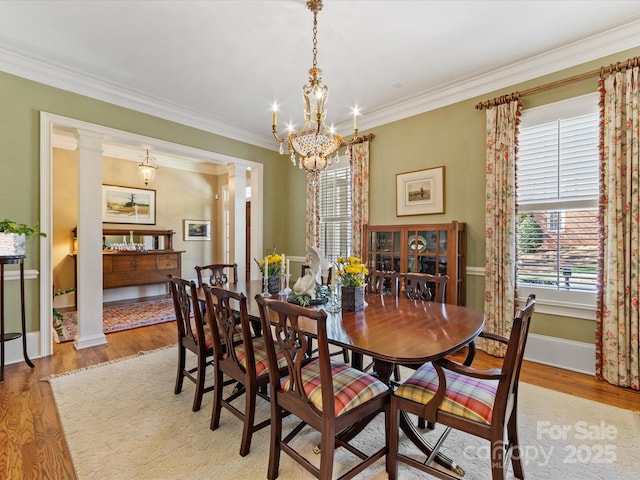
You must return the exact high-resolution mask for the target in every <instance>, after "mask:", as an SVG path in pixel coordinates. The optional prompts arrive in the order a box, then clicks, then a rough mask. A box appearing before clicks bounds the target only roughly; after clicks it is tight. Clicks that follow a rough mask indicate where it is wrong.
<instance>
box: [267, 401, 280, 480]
mask: <svg viewBox="0 0 640 480" xmlns="http://www.w3.org/2000/svg"><path fill="white" fill-rule="evenodd" d="M272 401H273V400H272ZM281 440H282V409H281V408H280V407H276V406H274V405H273V404H272V406H271V445H270V446H269V468H268V470H267V480H275V479H276V478H278V471H279V469H280V441H281Z"/></svg>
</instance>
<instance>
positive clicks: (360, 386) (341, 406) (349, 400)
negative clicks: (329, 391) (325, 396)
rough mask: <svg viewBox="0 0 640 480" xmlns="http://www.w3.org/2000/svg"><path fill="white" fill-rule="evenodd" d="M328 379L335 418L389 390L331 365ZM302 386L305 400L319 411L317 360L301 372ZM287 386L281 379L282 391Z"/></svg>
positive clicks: (350, 370)
mask: <svg viewBox="0 0 640 480" xmlns="http://www.w3.org/2000/svg"><path fill="white" fill-rule="evenodd" d="M331 377H332V378H333V394H334V399H335V402H334V405H335V413H336V416H337V417H338V416H340V415H342V414H343V413H345V412H348V411H349V410H351V409H352V408H355V407H357V406H358V405H362V404H363V403H365V402H367V401H369V400H371V399H372V398H374V397H377V396H378V395H381V394H383V393H385V392H387V391H388V390H389V387H388V386H387V385H385V384H384V383H382V382H381V381H380V380H377V379H376V378H375V377H372V376H371V375H368V374H366V373H363V372H362V371H360V370H357V369H355V368H352V367H350V366H349V365H346V364H344V363H339V362H331ZM302 382H303V384H304V391H305V393H306V395H307V398H308V399H309V400H310V401H311V403H313V405H314V406H315V407H316V408H317V409H318V410H322V389H321V388H320V363H319V360H318V359H316V360H313V361H312V362H311V363H309V364H308V365H307V366H305V367H304V368H303V369H302ZM290 383H291V382H290V377H288V376H287V377H285V378H283V379H282V389H283V390H289V388H290Z"/></svg>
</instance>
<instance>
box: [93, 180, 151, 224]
mask: <svg viewBox="0 0 640 480" xmlns="http://www.w3.org/2000/svg"><path fill="white" fill-rule="evenodd" d="M102 222H103V223H135V224H139V225H155V224H156V191H155V190H148V189H144V188H132V187H120V186H116V185H102Z"/></svg>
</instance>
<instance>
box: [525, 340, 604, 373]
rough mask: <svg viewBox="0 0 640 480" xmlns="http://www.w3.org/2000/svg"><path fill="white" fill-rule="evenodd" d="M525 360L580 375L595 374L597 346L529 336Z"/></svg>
mask: <svg viewBox="0 0 640 480" xmlns="http://www.w3.org/2000/svg"><path fill="white" fill-rule="evenodd" d="M524 358H525V360H530V361H532V362H536V363H542V364H543V365H550V366H552V367H558V368H563V369H565V370H571V371H574V372H579V373H586V374H587V375H593V374H594V373H595V362H596V360H595V359H596V346H595V344H592V343H584V342H576V341H573V340H564V339H562V338H556V337H548V336H546V335H537V334H534V333H530V334H529V338H528V340H527V348H526V349H525V352H524Z"/></svg>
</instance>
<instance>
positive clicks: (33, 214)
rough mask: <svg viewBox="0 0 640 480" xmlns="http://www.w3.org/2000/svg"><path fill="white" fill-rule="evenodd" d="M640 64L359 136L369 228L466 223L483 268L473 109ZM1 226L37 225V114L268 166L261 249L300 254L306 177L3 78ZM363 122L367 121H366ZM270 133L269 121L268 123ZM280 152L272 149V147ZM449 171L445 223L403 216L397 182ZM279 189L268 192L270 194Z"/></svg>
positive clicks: (529, 100)
mask: <svg viewBox="0 0 640 480" xmlns="http://www.w3.org/2000/svg"><path fill="white" fill-rule="evenodd" d="M634 56H640V47H638V48H634V49H631V50H628V51H625V52H620V53H618V54H615V55H611V56H608V57H605V58H602V59H599V60H596V61H593V62H589V63H586V64H583V65H580V66H578V67H574V68H571V69H566V70H563V71H560V72H556V73H553V74H550V75H546V76H544V77H540V78H537V79H534V80H531V81H527V82H524V83H521V84H517V85H513V86H509V87H506V88H502V89H499V90H497V91H495V92H490V93H487V94H486V95H482V96H480V97H476V98H472V99H470V100H466V101H463V102H459V103H455V104H452V105H449V106H446V107H442V108H439V109H436V110H433V111H429V112H426V113H423V114H420V115H416V116H413V117H411V118H407V119H404V120H400V121H397V122H393V123H390V124H387V125H383V126H380V127H376V128H373V129H371V130H367V131H362V132H361V134H362V135H365V134H368V133H374V134H375V138H374V140H373V141H372V142H371V145H370V154H371V164H370V222H369V223H370V224H372V225H381V224H403V223H412V224H415V223H436V222H438V223H439V222H448V221H451V220H458V221H461V222H466V223H467V265H468V266H469V267H476V268H478V269H482V268H483V267H484V247H485V245H484V162H485V159H484V135H485V123H484V122H485V114H484V111H479V110H476V109H475V108H474V106H475V105H476V104H477V103H478V102H480V101H483V100H487V99H490V98H493V97H496V96H499V95H503V94H506V93H511V92H514V91H518V90H525V89H528V88H532V87H536V86H539V85H543V84H546V83H549V82H552V81H555V80H560V79H564V78H567V77H569V76H573V75H576V74H580V73H584V72H587V71H591V70H596V69H598V68H600V67H601V66H604V65H609V64H610V63H615V62H617V61H622V60H626V59H627V58H630V57H634ZM597 85H598V79H597V78H596V77H593V78H591V79H587V80H583V81H580V82H576V83H572V84H570V85H567V86H564V87H559V88H555V89H552V90H548V91H545V92H541V93H538V94H534V95H529V96H525V97H523V99H522V102H523V108H525V109H526V108H530V107H534V106H538V105H544V104H546V103H550V102H554V101H558V100H562V99H566V98H570V97H573V96H577V95H582V94H585V93H590V92H593V91H596V90H597ZM0 105H2V109H0V145H2V160H0V162H1V163H0V165H1V172H2V175H0V218H4V217H10V218H14V219H16V220H19V221H21V222H24V223H37V221H38V218H39V203H38V202H39V198H38V196H39V178H38V177H39V170H38V169H39V163H38V157H39V132H38V125H39V112H40V111H47V112H51V113H56V114H59V115H63V116H67V117H72V118H76V119H80V120H84V121H87V122H92V123H96V124H100V125H105V126H109V127H112V128H116V129H120V130H126V131H130V132H134V133H138V134H141V135H147V136H150V137H156V138H160V139H163V140H166V141H170V142H175V143H180V144H185V145H189V146H192V147H195V148H200V149H203V150H209V151H215V152H218V153H222V154H225V155H230V156H234V157H239V158H244V159H247V160H252V161H256V162H260V163H263V164H264V165H265V170H264V182H265V192H264V195H265V196H264V245H265V248H270V247H272V246H273V245H276V246H277V249H278V250H279V251H284V252H286V253H287V254H289V255H304V253H305V242H304V229H305V206H304V198H305V181H306V178H305V174H304V173H303V172H301V171H299V170H298V169H297V168H295V169H294V168H293V167H292V166H291V163H290V162H289V159H288V157H287V156H286V155H285V156H280V155H278V154H277V153H276V152H273V151H270V150H266V149H263V148H259V147H255V146H251V145H248V144H245V143H242V142H237V141H234V140H230V139H228V138H224V137H221V136H219V135H214V134H210V133H207V132H204V131H201V130H198V129H195V128H190V127H186V126H183V125H179V124H176V123H173V122H169V121H165V120H161V119H158V118H155V117H152V116H149V115H145V114H142V113H139V112H134V111H131V110H128V109H125V108H121V107H117V106H114V105H110V104H107V103H105V102H100V101H96V100H92V99H89V98H87V97H83V96H80V95H76V94H72V93H69V92H65V91H63V90H60V89H56V88H52V87H48V86H45V85H42V84H38V83H36V82H31V81H28V80H24V79H20V78H18V77H15V76H12V75H8V74H4V73H0ZM364 116H365V117H366V112H364ZM265 122H266V123H265V128H266V129H268V122H269V119H268V118H267V119H266V120H265ZM274 148H275V145H274ZM440 165H444V166H445V196H446V210H445V213H444V214H439V215H423V216H411V217H397V216H396V212H395V176H396V174H398V173H403V172H408V171H412V170H420V169H424V168H429V167H434V166H440ZM272 185H273V186H276V187H277V188H270V186H272ZM27 254H28V260H27V268H35V269H38V252H37V241H34V240H31V241H30V242H29V247H28V252H27ZM36 283H37V282H33V281H32V282H28V284H29V285H28V288H29V290H30V294H29V297H28V301H29V303H30V307H31V308H30V310H31V322H30V328H29V330H37V329H38V324H37V319H36V318H35V316H37V308H36V307H37V285H36ZM467 284H468V287H467V304H468V305H469V306H470V307H472V308H475V309H482V305H483V296H484V294H483V292H484V278H483V277H482V275H468V277H467ZM531 329H532V332H534V333H540V334H544V335H550V336H557V337H560V338H566V339H570V340H576V341H583V342H592V341H593V338H594V331H595V322H593V321H586V320H579V319H574V318H565V317H555V316H552V315H542V314H540V315H536V321H535V322H533V324H532V327H531Z"/></svg>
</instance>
